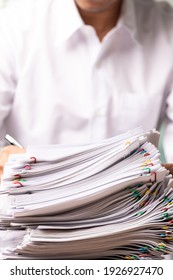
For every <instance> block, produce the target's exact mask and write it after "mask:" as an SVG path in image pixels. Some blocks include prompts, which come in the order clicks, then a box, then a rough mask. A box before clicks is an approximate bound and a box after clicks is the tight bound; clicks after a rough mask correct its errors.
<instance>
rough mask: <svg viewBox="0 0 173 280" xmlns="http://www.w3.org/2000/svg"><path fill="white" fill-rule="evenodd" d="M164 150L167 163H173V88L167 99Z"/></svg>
mask: <svg viewBox="0 0 173 280" xmlns="http://www.w3.org/2000/svg"><path fill="white" fill-rule="evenodd" d="M163 149H164V154H165V158H166V162H169V163H173V86H172V90H171V92H170V94H169V96H168V98H167V103H166V120H165V122H164V135H163Z"/></svg>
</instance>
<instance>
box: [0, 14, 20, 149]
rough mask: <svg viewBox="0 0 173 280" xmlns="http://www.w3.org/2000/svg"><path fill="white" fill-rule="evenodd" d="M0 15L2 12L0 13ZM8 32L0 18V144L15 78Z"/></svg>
mask: <svg viewBox="0 0 173 280" xmlns="http://www.w3.org/2000/svg"><path fill="white" fill-rule="evenodd" d="M0 16H2V14H1V13H0ZM9 38H10V32H9V30H8V28H6V25H5V22H4V21H3V20H2V18H1V19H0V145H2V142H3V141H2V140H3V138H4V133H5V119H6V118H7V116H8V114H9V113H10V109H11V106H12V103H13V98H14V92H15V86H16V79H15V59H14V50H13V45H12V43H11V42H10V40H9Z"/></svg>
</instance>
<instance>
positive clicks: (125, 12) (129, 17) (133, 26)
mask: <svg viewBox="0 0 173 280" xmlns="http://www.w3.org/2000/svg"><path fill="white" fill-rule="evenodd" d="M135 2H136V1H135V0H124V1H123V5H122V9H121V16H120V19H119V22H118V24H117V26H118V27H122V28H124V29H126V30H127V31H128V33H129V34H130V36H131V38H132V39H133V40H134V42H135V43H137V44H139V45H140V40H139V36H138V35H139V30H138V24H137V7H136V3H135Z"/></svg>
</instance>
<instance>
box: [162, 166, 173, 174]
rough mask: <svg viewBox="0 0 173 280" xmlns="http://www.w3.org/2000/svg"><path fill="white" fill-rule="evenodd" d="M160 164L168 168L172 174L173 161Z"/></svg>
mask: <svg viewBox="0 0 173 280" xmlns="http://www.w3.org/2000/svg"><path fill="white" fill-rule="evenodd" d="M162 166H164V167H165V168H166V169H167V170H169V172H170V173H171V174H172V175H173V163H165V164H162Z"/></svg>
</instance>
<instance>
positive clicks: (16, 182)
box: [13, 180, 23, 188]
mask: <svg viewBox="0 0 173 280" xmlns="http://www.w3.org/2000/svg"><path fill="white" fill-rule="evenodd" d="M13 183H14V184H18V185H19V186H18V187H19V188H20V187H23V184H22V183H21V182H20V181H17V180H16V181H14V182H13Z"/></svg>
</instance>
